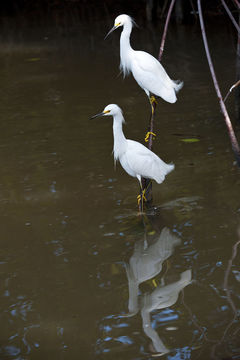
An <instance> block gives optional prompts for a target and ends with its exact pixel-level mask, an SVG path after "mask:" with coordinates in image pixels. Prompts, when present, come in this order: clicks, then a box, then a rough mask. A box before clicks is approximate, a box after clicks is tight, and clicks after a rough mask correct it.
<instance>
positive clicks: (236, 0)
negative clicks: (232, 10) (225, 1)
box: [233, 0, 240, 10]
mask: <svg viewBox="0 0 240 360" xmlns="http://www.w3.org/2000/svg"><path fill="white" fill-rule="evenodd" d="M233 2H234V3H235V5H236V6H237V8H238V9H239V10H240V3H239V2H238V0H233Z"/></svg>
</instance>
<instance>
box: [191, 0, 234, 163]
mask: <svg viewBox="0 0 240 360" xmlns="http://www.w3.org/2000/svg"><path fill="white" fill-rule="evenodd" d="M197 5H198V13H199V20H200V26H201V31H202V38H203V43H204V47H205V52H206V56H207V60H208V65H209V68H210V72H211V75H212V79H213V83H214V87H215V90H216V93H217V97H218V100H219V103H220V107H221V110H222V113H223V116H224V120H225V123H226V126H227V129H228V134H229V137H230V140H231V144H232V149H233V152H234V155H235V157H236V160H237V163H238V165H239V167H240V148H239V144H238V141H237V138H236V135H235V133H234V130H233V127H232V123H231V120H230V117H229V115H228V112H227V109H226V106H225V104H224V101H223V98H222V94H221V91H220V88H219V85H218V81H217V78H216V74H215V70H214V67H213V63H212V58H211V55H210V52H209V48H208V41H207V36H206V32H205V25H204V21H203V15H202V7H201V0H197Z"/></svg>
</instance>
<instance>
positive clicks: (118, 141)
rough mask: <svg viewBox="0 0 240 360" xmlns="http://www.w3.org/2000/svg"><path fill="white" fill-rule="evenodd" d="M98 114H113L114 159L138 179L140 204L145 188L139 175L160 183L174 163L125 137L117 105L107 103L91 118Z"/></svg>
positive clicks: (121, 117) (143, 197)
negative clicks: (168, 162)
mask: <svg viewBox="0 0 240 360" xmlns="http://www.w3.org/2000/svg"><path fill="white" fill-rule="evenodd" d="M98 116H113V139H114V146H113V155H114V161H115V162H116V161H117V160H119V162H120V164H121V165H122V167H123V169H124V170H125V171H126V172H127V173H128V174H129V175H130V176H133V177H136V178H137V179H138V181H139V183H140V187H141V195H139V196H138V204H140V201H141V200H142V201H143V200H146V199H145V191H146V189H144V190H143V189H142V183H141V177H144V178H147V179H153V180H155V181H156V182H157V183H158V184H161V183H162V182H163V181H164V179H165V176H166V175H167V174H168V173H169V172H171V171H172V170H173V169H174V165H173V164H166V163H165V162H164V161H163V160H161V159H160V158H159V157H158V156H157V155H156V154H154V152H152V151H151V150H149V149H148V148H146V147H145V146H144V145H142V144H140V143H139V142H137V141H134V140H129V139H126V138H125V136H124V133H123V130H122V124H123V123H124V122H125V120H124V117H123V114H122V110H121V109H120V107H119V106H118V105H116V104H110V105H107V106H106V107H105V109H104V110H103V112H101V113H99V114H97V115H94V116H93V117H92V118H95V117H98Z"/></svg>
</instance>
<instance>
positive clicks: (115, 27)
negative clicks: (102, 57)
mask: <svg viewBox="0 0 240 360" xmlns="http://www.w3.org/2000/svg"><path fill="white" fill-rule="evenodd" d="M116 29H117V26H115V25H114V26H113V27H112V28H111V30H110V31H109V32H108V33H107V35H106V36H105V38H104V40H106V38H107V37H108V35H110V34H111V33H112V32H113V31H114V30H116Z"/></svg>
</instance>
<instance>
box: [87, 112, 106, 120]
mask: <svg viewBox="0 0 240 360" xmlns="http://www.w3.org/2000/svg"><path fill="white" fill-rule="evenodd" d="M103 115H104V112H101V113H99V114H96V115H93V116H91V118H90V119H95V118H96V117H99V116H103Z"/></svg>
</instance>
